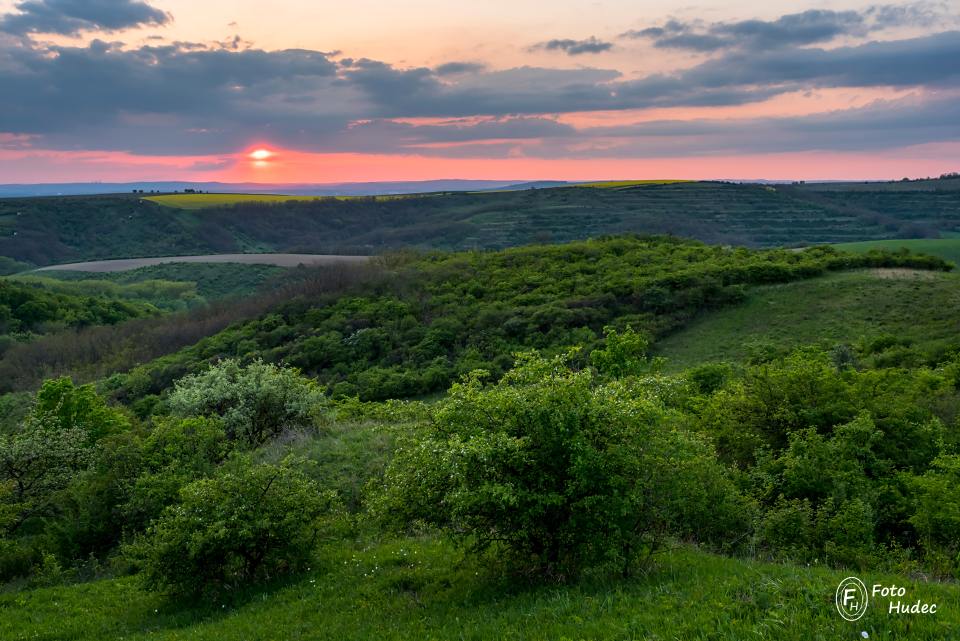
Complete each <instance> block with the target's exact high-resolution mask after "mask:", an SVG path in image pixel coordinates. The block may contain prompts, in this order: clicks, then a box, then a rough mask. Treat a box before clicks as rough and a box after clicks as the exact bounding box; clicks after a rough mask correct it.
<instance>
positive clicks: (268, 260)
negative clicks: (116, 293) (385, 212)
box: [36, 254, 370, 272]
mask: <svg viewBox="0 0 960 641" xmlns="http://www.w3.org/2000/svg"><path fill="white" fill-rule="evenodd" d="M368 260H370V257H369V256H339V255H333V254H211V255H207V256H157V257H154V258H121V259H116V260H93V261H88V262H83V263H66V264H63V265H48V266H46V267H41V268H40V269H38V270H36V271H38V272H42V271H51V270H57V271H78V272H122V271H126V270H129V269H137V268H138V267H148V266H151V265H162V264H164V263H241V264H245V265H276V266H278V267H296V266H297V265H334V264H342V263H363V262H366V261H368Z"/></svg>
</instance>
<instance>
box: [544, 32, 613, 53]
mask: <svg viewBox="0 0 960 641" xmlns="http://www.w3.org/2000/svg"><path fill="white" fill-rule="evenodd" d="M612 48H613V43H612V42H604V41H603V40H598V39H597V38H596V37H594V36H590V37H589V38H587V39H586V40H572V39H570V38H558V39H555V40H548V41H546V42H541V43H539V44H535V45H533V46H532V47H531V49H544V50H546V51H563V52H564V53H566V54H567V55H571V56H579V55H582V54H585V53H603V52H604V51H609V50H610V49H612Z"/></svg>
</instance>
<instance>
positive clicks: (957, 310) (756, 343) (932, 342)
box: [655, 269, 960, 370]
mask: <svg viewBox="0 0 960 641" xmlns="http://www.w3.org/2000/svg"><path fill="white" fill-rule="evenodd" d="M820 342H822V343H824V344H826V345H828V346H832V345H835V344H837V343H846V344H849V345H852V346H859V348H860V350H861V351H863V352H865V354H864V356H865V357H867V358H868V359H872V360H877V359H879V360H883V361H884V362H886V363H888V364H891V365H893V364H897V358H900V359H903V360H904V361H905V362H920V361H923V360H926V359H931V360H933V361H936V360H937V358H938V357H941V356H942V355H943V354H945V353H950V352H955V351H956V350H958V349H960V276H958V275H957V274H953V273H934V272H927V271H925V272H917V271H913V270H900V269H874V270H867V271H859V272H848V273H843V274H831V275H828V276H824V277H822V278H816V279H811V280H804V281H799V282H793V283H784V284H777V285H765V286H761V287H757V288H755V289H752V290H751V291H750V292H749V293H748V295H747V297H746V300H745V301H744V302H742V303H740V304H739V305H736V306H731V307H728V308H725V309H722V310H718V311H714V312H711V313H709V314H705V315H703V316H701V317H700V318H698V319H696V320H695V321H693V322H692V323H690V324H689V325H688V326H686V327H685V328H683V329H682V330H680V331H678V332H676V333H673V334H671V335H669V336H667V337H665V338H664V339H662V340H661V341H659V342H658V343H657V344H656V349H655V351H656V353H657V354H658V355H661V356H664V357H666V358H667V359H668V360H669V364H670V368H671V369H673V370H680V369H683V368H685V367H690V366H693V365H696V364H699V363H702V362H707V361H732V362H742V361H745V360H747V359H748V358H750V357H751V356H753V357H763V355H764V354H769V353H771V350H772V353H783V352H785V351H787V350H789V349H790V348H791V347H794V346H798V345H804V344H813V343H820ZM871 344H873V345H871ZM907 348H909V349H907Z"/></svg>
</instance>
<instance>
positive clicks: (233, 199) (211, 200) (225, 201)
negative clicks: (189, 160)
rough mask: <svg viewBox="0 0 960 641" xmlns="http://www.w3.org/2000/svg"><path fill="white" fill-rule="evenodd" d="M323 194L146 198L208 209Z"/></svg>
mask: <svg viewBox="0 0 960 641" xmlns="http://www.w3.org/2000/svg"><path fill="white" fill-rule="evenodd" d="M318 198H321V196H286V195H283V194H164V195H162V196H146V197H144V200H149V201H151V202H155V203H157V204H159V205H164V206H166V207H176V208H177V209H191V210H192V209H206V208H207V207H221V206H224V205H237V204H240V203H285V202H288V201H291V200H317V199H318Z"/></svg>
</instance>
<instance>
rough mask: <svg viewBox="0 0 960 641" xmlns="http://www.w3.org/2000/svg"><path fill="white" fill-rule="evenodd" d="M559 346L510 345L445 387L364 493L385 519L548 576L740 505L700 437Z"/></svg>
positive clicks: (698, 527) (679, 531)
mask: <svg viewBox="0 0 960 641" xmlns="http://www.w3.org/2000/svg"><path fill="white" fill-rule="evenodd" d="M566 358H569V356H568V357H564V358H556V359H552V360H547V359H544V358H541V357H539V356H538V355H536V354H535V353H532V354H525V355H520V356H519V357H518V362H519V364H518V366H517V367H516V368H515V369H513V370H511V371H510V372H508V373H507V374H506V375H505V376H504V378H503V379H502V380H501V381H500V382H499V383H497V384H495V385H493V386H489V387H485V386H484V385H483V384H482V382H481V378H482V376H481V375H480V374H479V373H478V374H475V375H473V376H472V377H470V378H469V379H468V380H466V381H465V382H463V383H461V384H457V385H455V386H454V387H453V388H452V390H451V392H450V395H449V397H448V398H447V399H446V400H445V401H443V402H442V403H441V404H440V406H439V409H438V410H437V412H436V415H435V417H434V420H433V423H432V424H431V425H430V426H429V427H427V428H426V430H425V433H423V434H420V435H418V436H417V437H416V438H415V439H411V440H409V441H407V442H405V443H403V444H401V445H400V446H399V447H398V450H397V452H396V455H395V458H394V460H393V461H392V462H391V464H390V466H389V468H388V470H387V472H386V474H385V479H384V488H385V489H384V491H383V492H382V493H381V494H380V495H379V496H378V497H377V498H376V499H375V500H374V506H375V509H376V511H377V512H378V513H379V514H380V515H381V516H382V517H383V518H385V519H386V520H387V522H389V523H392V524H393V525H394V526H395V527H401V528H403V527H406V526H408V525H409V524H410V523H415V522H422V523H425V524H428V525H431V526H435V527H439V528H441V529H443V530H445V531H446V532H448V533H449V534H451V535H452V536H454V538H455V539H457V540H458V541H460V542H462V543H465V544H467V545H468V546H469V548H470V549H471V550H474V551H483V550H487V549H489V548H492V547H498V548H501V549H505V550H506V551H507V553H508V554H510V555H511V557H512V558H513V560H514V561H516V562H517V563H518V564H520V567H527V568H529V569H530V570H532V571H534V572H536V573H538V574H540V575H542V576H548V577H553V578H556V579H564V578H569V577H572V576H574V575H576V574H577V572H578V571H579V570H580V569H582V568H583V567H584V566H587V565H594V564H612V565H615V566H616V567H618V568H619V569H620V570H622V571H623V572H628V571H629V570H630V568H631V566H632V564H633V563H634V562H635V561H636V560H637V559H639V558H641V557H644V556H645V555H648V554H650V553H652V552H653V551H655V550H657V549H658V548H659V547H661V546H662V545H663V544H664V543H665V541H666V540H667V537H669V536H671V535H679V536H689V537H691V538H700V539H701V540H705V541H718V540H719V539H721V538H722V536H723V535H724V534H726V535H728V536H731V535H732V536H736V534H737V533H740V532H742V531H744V530H745V527H746V525H745V523H744V522H743V520H742V519H743V517H744V516H745V514H746V511H745V510H744V509H743V507H744V505H743V504H742V502H741V501H740V500H739V498H738V496H737V494H736V492H735V491H734V489H733V487H732V485H731V484H730V481H729V480H728V479H727V478H726V476H725V474H724V473H723V471H722V469H721V468H720V467H719V465H718V464H717V463H716V462H715V461H714V458H713V455H712V452H711V450H710V448H709V447H708V446H707V445H706V444H705V443H704V442H703V441H701V440H699V439H698V438H697V437H696V436H694V435H692V434H690V433H686V432H681V431H677V430H676V429H674V428H672V427H671V421H670V417H669V416H668V413H667V410H665V409H664V407H663V406H662V405H661V404H659V403H658V402H656V401H655V400H652V398H651V395H649V394H643V393H640V392H639V391H638V390H637V389H635V388H632V387H631V386H630V385H628V384H625V383H622V382H614V383H610V384H606V385H601V384H598V383H597V381H596V379H595V378H594V376H593V374H592V373H591V371H590V370H583V371H572V370H571V369H570V368H569V367H568V365H567V362H566Z"/></svg>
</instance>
